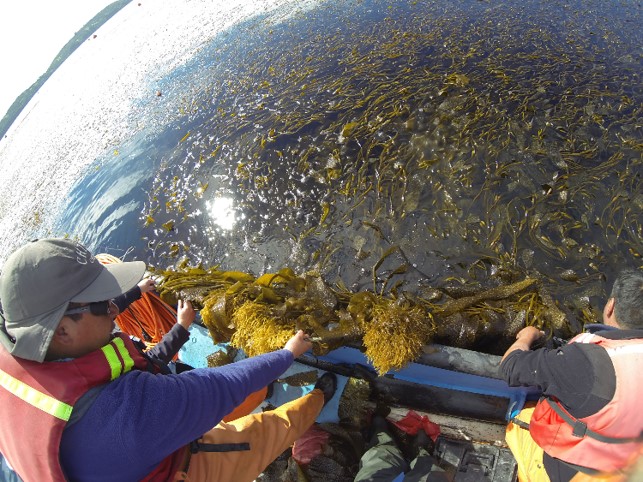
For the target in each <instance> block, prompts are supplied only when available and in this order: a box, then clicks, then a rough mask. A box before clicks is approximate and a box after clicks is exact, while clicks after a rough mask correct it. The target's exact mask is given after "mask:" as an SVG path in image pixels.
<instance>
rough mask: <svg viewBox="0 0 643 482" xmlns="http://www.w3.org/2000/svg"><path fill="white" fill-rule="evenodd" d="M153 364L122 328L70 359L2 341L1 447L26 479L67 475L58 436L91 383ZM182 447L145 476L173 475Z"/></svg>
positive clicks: (161, 477) (163, 477) (56, 479)
mask: <svg viewBox="0 0 643 482" xmlns="http://www.w3.org/2000/svg"><path fill="white" fill-rule="evenodd" d="M150 366H151V363H150V361H149V360H147V359H146V358H145V357H144V356H143V355H142V354H141V353H140V352H139V350H138V349H137V348H136V347H135V345H134V343H133V342H132V340H130V339H129V337H128V336H126V335H125V334H122V333H119V334H117V335H116V336H115V337H114V339H113V340H112V341H111V342H110V343H109V344H107V345H105V346H104V347H102V348H101V349H100V350H96V351H93V352H91V353H89V354H87V355H85V356H82V357H80V358H76V359H73V360H69V361H66V362H44V363H38V362H34V361H31V360H25V359H23V358H18V357H14V356H12V355H10V354H9V353H8V352H7V351H6V350H5V349H4V348H3V347H0V427H3V428H2V430H0V453H2V455H4V457H5V459H7V461H8V462H9V464H10V465H11V466H12V467H13V469H14V470H15V471H16V472H17V473H18V475H20V477H21V478H22V479H23V480H24V481H25V482H31V481H37V482H40V481H43V480H51V481H54V482H59V481H60V482H63V481H65V480H66V479H65V475H64V472H63V470H62V467H61V465H60V457H59V450H60V441H61V438H62V434H63V430H64V428H65V425H66V424H67V422H68V421H69V418H70V416H71V413H72V410H73V408H74V404H75V403H76V402H77V401H78V399H79V398H80V397H81V396H82V395H83V394H84V393H86V392H87V391H88V390H89V389H90V388H92V387H96V386H99V385H103V384H105V383H108V382H110V381H112V380H114V379H116V378H117V377H119V376H121V375H123V374H125V373H127V372H129V371H130V370H132V369H136V370H147V369H148V368H149V367H150ZM7 427H11V430H7ZM34 440H37V441H38V443H33V441H34ZM184 450H185V449H180V450H178V451H177V452H175V453H173V454H171V455H169V456H168V457H166V458H165V459H164V460H163V461H162V462H161V463H160V464H159V466H158V467H157V468H156V469H155V470H154V471H153V472H152V473H151V474H149V475H148V476H147V477H146V478H145V480H168V479H170V480H171V478H172V477H173V476H174V474H175V473H176V471H177V470H178V466H179V465H180V464H181V463H182V461H183V455H184V453H185V451H184ZM170 476H172V477H170Z"/></svg>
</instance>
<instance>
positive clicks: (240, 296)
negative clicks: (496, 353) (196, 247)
mask: <svg viewBox="0 0 643 482" xmlns="http://www.w3.org/2000/svg"><path fill="white" fill-rule="evenodd" d="M155 274H156V275H157V276H158V277H159V280H160V282H159V284H158V290H159V293H160V295H161V297H162V298H163V299H164V300H166V301H167V302H170V303H173V302H175V301H176V299H177V298H184V299H189V300H191V301H192V302H193V304H194V305H195V306H196V308H197V309H199V310H200V314H201V318H202V320H203V322H204V324H205V325H206V326H207V327H208V329H209V330H210V334H211V336H212V338H213V342H215V343H221V342H229V343H230V345H231V346H233V347H236V348H241V349H243V350H244V352H245V353H246V354H247V355H248V356H255V355H259V354H262V353H267V352H270V351H273V350H277V349H279V348H282V347H283V346H284V344H285V343H286V341H287V340H288V339H289V338H290V337H291V336H292V335H293V333H295V331H297V330H300V329H303V330H305V331H306V332H307V333H308V335H309V336H310V337H311V338H312V340H313V342H314V352H315V353H317V354H323V353H327V352H328V351H330V350H333V349H335V348H338V347H340V346H345V345H357V346H361V347H362V348H363V350H364V352H365V354H366V356H367V358H368V359H369V360H370V362H371V363H372V365H373V366H374V367H375V369H376V370H377V371H378V373H380V374H384V373H386V372H388V371H390V370H397V369H400V368H403V367H404V366H405V365H406V364H408V363H409V362H411V361H413V360H415V359H417V358H418V356H419V355H420V354H421V353H422V347H423V346H425V345H426V344H428V343H431V342H432V341H433V340H435V339H440V340H442V339H444V338H445V337H446V338H448V337H449V330H448V329H446V328H445V327H448V326H449V325H451V326H459V325H457V324H458V323H459V322H460V321H458V320H462V319H466V320H467V323H468V326H469V327H470V328H469V329H468V332H470V333H473V335H474V338H475V335H476V334H478V333H483V332H484V333H485V334H486V335H494V336H504V337H506V338H507V339H510V338H511V336H512V335H514V334H515V333H516V332H517V331H518V329H520V328H521V327H522V326H525V325H527V324H529V325H535V326H538V327H541V328H543V327H549V328H551V329H552V330H561V329H563V330H564V329H567V330H568V331H569V327H568V320H567V318H566V317H565V315H564V314H563V313H562V312H561V311H560V310H559V309H558V308H556V306H555V303H554V302H553V300H552V299H551V298H550V297H549V296H547V295H546V294H543V293H540V291H539V290H538V289H537V287H538V283H537V280H535V279H531V278H526V279H524V280H521V281H517V282H514V283H508V284H503V285H499V286H495V287H492V288H489V289H486V290H481V291H480V290H478V292H477V293H475V294H473V295H470V296H464V297H461V298H459V299H455V298H452V296H449V295H448V294H447V292H450V293H451V295H453V294H454V290H452V289H451V290H448V289H443V290H442V292H443V295H444V296H440V297H437V296H435V295H434V294H432V295H430V296H428V297H426V298H423V297H418V296H415V295H410V294H406V293H404V292H397V293H396V294H393V293H389V294H388V295H386V296H385V295H382V294H376V293H373V292H371V291H360V292H356V293H354V292H351V291H349V290H348V289H347V288H346V287H345V286H341V285H340V286H336V287H334V288H331V287H330V286H327V285H326V284H325V283H324V282H323V280H322V278H321V277H320V276H319V274H318V273H314V272H311V273H306V274H305V275H302V276H298V275H296V274H295V273H294V271H293V270H292V269H289V268H285V269H282V270H280V271H279V272H277V273H266V274H263V275H261V276H259V277H257V278H255V277H254V276H252V275H250V274H247V273H239V272H228V271H220V270H218V269H217V268H216V267H215V268H208V269H204V268H202V267H197V268H190V267H187V266H185V265H184V266H182V267H181V268H178V269H168V270H163V271H158V270H157V271H156V272H155ZM435 289H436V290H440V288H439V287H436V288H435ZM437 298H440V302H439V303H438V302H437ZM516 313H529V317H527V316H523V317H521V318H519V317H517V316H516ZM456 315H457V316H459V317H460V318H459V319H458V320H456V321H455V322H454V318H453V317H454V316H456ZM491 319H492V320H491ZM517 319H519V320H520V321H519V322H516V320H517ZM490 320H491V322H490ZM512 320H513V322H512ZM491 324H493V325H494V327H493V329H490V328H489V326H491ZM457 331H458V333H459V335H458V336H461V334H462V332H463V329H462V327H460V328H459V329H458V330H457ZM446 341H447V342H449V343H452V344H454V345H456V346H458V345H459V346H463V344H464V343H463V340H462V339H460V340H458V339H457V338H456V337H452V338H451V339H450V340H449V339H447V340H446ZM471 341H472V342H475V340H471Z"/></svg>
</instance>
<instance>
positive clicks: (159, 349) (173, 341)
mask: <svg viewBox="0 0 643 482" xmlns="http://www.w3.org/2000/svg"><path fill="white" fill-rule="evenodd" d="M195 317H196V312H195V311H194V308H193V307H192V304H191V303H190V302H189V301H183V300H179V303H178V305H177V311H176V324H175V325H174V326H173V327H172V329H171V330H170V331H168V332H167V333H166V334H165V335H163V338H161V341H159V342H158V343H157V344H156V345H155V346H153V347H152V348H150V349H149V350H147V352H146V354H147V355H148V356H150V357H153V358H156V359H158V360H161V361H162V362H163V363H166V364H167V363H170V362H171V361H172V358H174V356H175V355H176V354H177V353H178V352H179V350H180V349H181V347H182V346H183V345H184V344H185V342H187V341H188V340H189V339H190V331H189V329H190V326H191V325H192V322H193V321H194V318H195Z"/></svg>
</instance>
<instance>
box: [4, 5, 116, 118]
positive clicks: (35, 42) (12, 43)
mask: <svg viewBox="0 0 643 482" xmlns="http://www.w3.org/2000/svg"><path fill="white" fill-rule="evenodd" d="M112 1H113V0H56V1H51V0H19V1H7V0H5V1H3V2H2V6H1V7H0V66H1V67H0V69H1V70H2V75H1V76H0V118H1V117H3V116H4V114H5V113H6V112H7V109H8V108H9V107H10V106H11V104H12V103H13V101H14V100H15V99H16V97H17V96H19V95H20V94H21V93H22V92H23V91H24V90H25V89H27V88H28V87H29V86H30V85H31V84H33V83H34V82H35V81H36V80H37V79H38V77H39V76H40V75H42V74H43V73H44V72H45V71H46V70H47V68H48V67H49V64H51V62H52V60H53V59H54V57H55V56H56V54H57V53H58V51H59V50H60V49H61V48H62V47H63V46H64V45H65V44H66V43H67V42H68V41H69V39H71V37H73V35H74V33H76V32H77V31H78V30H80V29H81V28H82V26H83V25H85V23H87V22H88V21H89V20H90V19H91V18H92V17H93V16H94V15H96V14H97V13H98V12H100V11H101V10H102V9H103V8H105V7H106V6H107V5H109V4H110V3H112Z"/></svg>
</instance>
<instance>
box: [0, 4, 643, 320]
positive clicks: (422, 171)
mask: <svg viewBox="0 0 643 482" xmlns="http://www.w3.org/2000/svg"><path fill="white" fill-rule="evenodd" d="M641 13H642V12H641V6H640V5H638V4H636V3H632V2H598V1H596V2H576V1H572V2H557V1H555V2H538V1H528V2H517V1H502V2H494V3H493V4H490V3H487V2H479V1H467V0H461V1H448V2H442V1H424V2H423V1H403V2H381V1H376V0H372V1H339V2H337V1H336V2H323V1H314V2H313V1H311V2H301V1H276V0H275V1H265V2H242V1H239V2H228V3H226V4H225V5H219V4H217V5H212V4H211V2H197V1H189V2H179V1H174V2H164V3H163V4H162V5H156V4H154V5H151V4H147V3H145V2H142V3H141V4H140V5H139V4H137V3H132V4H130V5H128V6H127V7H125V8H124V9H123V11H121V12H120V13H119V14H118V15H116V16H115V17H114V18H113V19H112V20H110V21H109V22H108V23H107V24H106V25H105V26H104V27H102V28H101V29H100V30H99V31H98V32H97V33H96V37H95V38H94V37H92V38H90V39H88V41H87V42H86V44H85V45H83V47H81V48H80V49H79V50H78V51H77V52H76V53H74V55H73V56H72V57H71V58H70V59H69V60H68V62H66V63H65V64H63V66H62V67H61V68H60V69H59V71H58V72H56V74H55V75H54V76H52V78H51V79H50V80H49V81H48V82H47V84H46V85H45V86H44V87H43V88H42V89H41V91H40V92H39V94H38V95H37V96H36V97H35V98H34V99H33V101H32V103H31V104H30V105H29V106H28V108H27V109H26V110H25V113H24V114H23V116H22V117H21V118H20V119H19V120H18V122H16V125H15V126H14V127H13V128H12V130H11V131H10V132H9V135H8V137H7V138H6V139H3V140H2V141H0V163H1V165H2V172H1V173H0V216H1V221H0V228H1V229H0V257H1V258H4V257H6V255H7V254H8V253H9V252H11V250H13V249H14V248H15V247H16V246H19V245H20V244H22V243H23V242H24V241H26V240H27V239H30V238H33V237H43V236H49V235H51V236H61V235H68V236H72V237H77V238H78V239H80V240H82V241H83V242H84V243H85V244H87V245H88V246H89V247H90V248H91V249H93V250H95V251H104V252H109V253H111V254H114V255H116V256H126V257H127V259H133V258H137V259H143V260H145V261H147V262H148V263H149V264H150V265H153V266H155V267H160V268H165V267H168V266H172V265H174V264H175V263H178V262H180V261H181V260H184V259H187V260H188V261H189V262H190V263H193V264H196V263H202V264H204V265H207V266H214V265H219V266H221V267H222V268H224V269H230V270H240V271H246V272H251V273H254V274H256V275H258V274H261V273H263V272H266V271H276V270H279V269H281V268H283V267H286V266H288V267H292V268H293V269H295V271H297V272H305V271H307V270H311V269H314V270H317V271H319V272H320V273H321V274H322V275H323V277H324V279H325V280H327V282H328V283H330V284H333V283H343V284H345V285H346V286H347V287H349V288H350V289H353V290H362V289H372V290H375V291H377V292H381V293H387V292H388V291H390V290H393V291H395V290H398V289H403V290H408V291H410V292H414V293H420V294H421V293H424V292H426V291H427V290H430V289H431V288H432V287H433V286H441V285H444V284H446V283H456V284H462V285H466V284H467V283H472V284H481V285H483V286H484V285H493V284H496V283H498V282H499V280H502V281H507V280H509V279H514V280H515V279H516V278H519V277H520V276H527V275H530V276H537V277H539V278H540V279H541V280H542V283H543V284H544V286H545V287H546V290H547V291H548V292H550V293H553V295H554V299H555V300H556V301H557V302H558V303H559V304H560V305H561V307H565V308H566V309H569V310H570V311H572V312H575V313H580V312H582V311H583V310H586V309H588V308H590V307H592V306H593V307H596V306H598V305H600V302H601V300H602V299H604V297H605V294H606V291H607V290H609V288H610V286H611V281H612V280H613V276H614V274H615V273H616V272H617V271H618V270H619V269H621V268H623V267H636V266H638V267H640V266H641V253H642V252H643V241H642V225H643V216H642V213H643V194H642V192H643V189H642V185H641V172H642V168H641V166H642V163H643V147H642V146H643V143H642V142H641V139H642V137H643V136H642V127H641V123H640V119H641V114H642V110H641V106H642V105H643V93H642V89H641V73H642V71H643V69H642V66H643V56H642V52H641V46H642V45H643V42H642V40H643V28H641V27H643V22H642V16H641Z"/></svg>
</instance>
